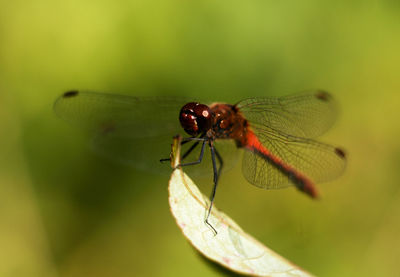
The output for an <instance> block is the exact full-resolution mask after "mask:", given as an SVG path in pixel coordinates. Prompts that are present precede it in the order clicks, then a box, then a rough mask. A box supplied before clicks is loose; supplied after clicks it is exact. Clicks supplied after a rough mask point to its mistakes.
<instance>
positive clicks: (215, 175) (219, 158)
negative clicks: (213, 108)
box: [204, 141, 222, 236]
mask: <svg viewBox="0 0 400 277" xmlns="http://www.w3.org/2000/svg"><path fill="white" fill-rule="evenodd" d="M210 149H211V159H212V164H213V172H214V186H213V189H212V192H211V196H210V207H208V211H207V216H206V219H205V220H204V223H205V224H207V226H208V227H210V229H211V231H213V233H214V236H216V235H217V230H215V228H214V227H213V226H212V225H211V224H210V222H208V218H209V217H210V214H211V209H212V206H213V204H214V198H215V192H216V191H217V185H218V177H219V171H218V170H217V162H216V160H215V156H217V157H218V160H219V161H220V163H221V166H220V169H221V168H222V159H221V156H220V155H219V154H216V150H215V147H214V144H213V143H212V141H211V142H210Z"/></svg>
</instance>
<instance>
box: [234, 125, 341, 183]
mask: <svg viewBox="0 0 400 277" xmlns="http://www.w3.org/2000/svg"><path fill="white" fill-rule="evenodd" d="M250 126H251V129H252V130H253V131H254V133H255V135H256V136H257V138H258V139H259V141H260V142H261V144H262V145H263V146H264V147H265V148H266V149H267V150H268V151H269V152H270V153H271V155H272V156H274V157H277V159H279V160H280V161H282V163H283V164H284V165H285V166H287V167H288V168H291V169H293V170H295V172H297V173H300V174H301V175H303V176H305V177H307V178H308V179H310V180H311V181H312V182H315V183H318V182H326V181H330V180H333V179H335V178H337V177H338V176H340V175H341V174H342V172H343V170H344V168H345V166H346V155H345V152H344V151H343V150H341V149H340V148H338V147H334V146H331V145H329V144H325V143H321V142H318V141H316V140H313V139H308V138H300V137H295V136H291V135H287V134H282V133H278V132H276V131H275V130H271V129H268V128H266V127H265V126H260V125H258V124H254V123H253V124H251V125H250ZM242 170H243V174H244V176H245V178H246V179H247V180H248V181H249V182H250V183H252V184H254V185H255V186H258V187H261V188H265V189H276V188H284V187H287V186H289V185H292V184H294V181H295V180H294V175H293V172H290V171H288V170H287V168H283V167H282V165H281V164H277V163H275V162H274V160H273V159H270V158H268V157H267V158H263V157H262V156H261V155H259V154H256V153H254V152H249V151H246V153H245V154H244V159H243V165H242Z"/></svg>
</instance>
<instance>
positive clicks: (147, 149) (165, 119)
mask: <svg viewBox="0 0 400 277" xmlns="http://www.w3.org/2000/svg"><path fill="white" fill-rule="evenodd" d="M191 101H193V99H187V98H174V97H148V98H137V97H132V96H124V95H115V94H104V93H96V92H88V91H70V92H66V93H64V94H63V95H61V96H60V97H59V98H58V99H57V100H56V102H55V104H54V110H55V112H56V114H57V115H58V116H60V117H61V118H63V119H64V120H66V121H68V122H70V123H72V124H74V125H77V126H78V127H80V128H83V129H85V130H87V131H89V132H90V133H91V136H92V137H93V140H92V144H91V146H92V149H93V150H94V151H95V152H96V153H98V154H100V155H101V156H105V157H107V158H110V159H112V160H114V161H117V162H119V163H122V164H125V165H130V166H134V167H135V168H138V169H141V170H148V171H151V172H155V173H170V172H171V167H170V165H169V163H168V162H167V163H164V164H162V163H160V161H159V160H160V159H162V158H168V157H169V153H170V150H171V142H172V137H173V136H175V135H177V134H181V135H183V136H185V133H184V131H183V130H182V128H181V126H180V123H179V111H180V109H181V108H182V106H183V105H184V104H186V103H188V102H191ZM189 147H190V144H186V145H183V147H182V151H185V149H187V148H189ZM216 147H217V149H218V151H220V152H221V155H223V157H224V169H229V168H231V167H232V166H233V165H234V163H235V162H236V161H237V156H238V155H237V153H238V151H237V149H236V147H235V146H234V144H233V142H228V141H226V142H222V141H221V142H216ZM209 152H210V151H209V148H208V147H207V148H206V149H205V155H204V161H203V162H202V163H201V164H199V165H196V166H191V167H188V168H187V171H188V172H189V173H193V174H194V175H207V176H209V175H211V174H212V165H211V163H210V154H209ZM199 154H200V147H197V148H196V149H195V150H194V151H193V153H191V155H190V156H189V157H187V159H188V160H190V161H193V160H196V159H197V158H198V156H199ZM185 170H186V169H185Z"/></svg>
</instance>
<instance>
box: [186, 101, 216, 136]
mask: <svg viewBox="0 0 400 277" xmlns="http://www.w3.org/2000/svg"><path fill="white" fill-rule="evenodd" d="M179 121H180V122H181V126H182V128H183V129H184V130H185V132H186V133H188V134H189V135H191V136H197V135H199V134H201V133H204V132H206V131H207V130H208V129H210V128H211V123H212V122H211V110H210V108H209V107H208V106H207V105H203V104H200V103H196V102H191V103H187V104H186V105H185V106H183V107H182V109H181V111H180V113H179Z"/></svg>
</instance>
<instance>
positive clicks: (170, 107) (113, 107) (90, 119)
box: [54, 91, 188, 138]
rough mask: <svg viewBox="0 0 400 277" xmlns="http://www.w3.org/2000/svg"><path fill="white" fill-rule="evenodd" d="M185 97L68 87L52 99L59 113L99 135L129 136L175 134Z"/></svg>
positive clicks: (185, 101)
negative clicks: (118, 92)
mask: <svg viewBox="0 0 400 277" xmlns="http://www.w3.org/2000/svg"><path fill="white" fill-rule="evenodd" d="M187 102H188V99H185V98H171V97H148V98H137V97H132V96H124V95H115V94H105V93H96V92H87V91H79V92H78V91H70V92H66V93H64V94H63V95H61V96H60V97H59V98H58V99H57V100H56V102H55V103H54V110H55V112H56V114H57V115H58V116H60V117H61V118H63V119H65V120H66V121H69V122H71V123H73V124H74V125H78V126H79V127H81V128H84V129H86V130H88V131H91V132H93V133H95V134H96V136H99V135H101V134H106V133H112V135H113V136H123V137H131V138H143V137H154V136H157V135H166V134H167V135H171V136H173V135H176V134H178V133H179V132H181V129H182V128H181V127H180V124H179V111H180V109H181V107H182V106H183V105H184V104H185V103H187Z"/></svg>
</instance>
